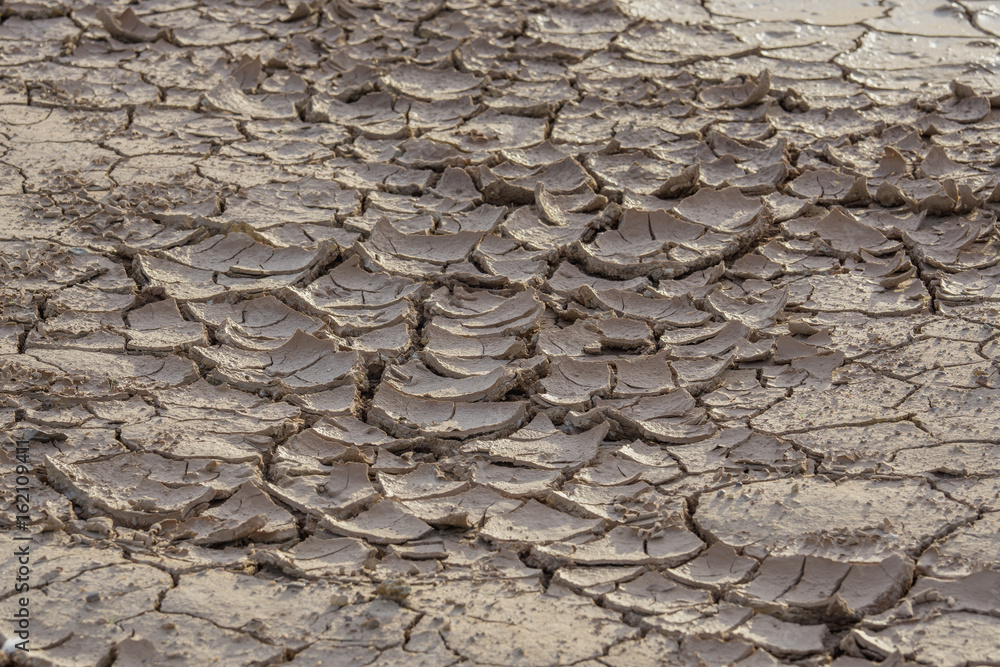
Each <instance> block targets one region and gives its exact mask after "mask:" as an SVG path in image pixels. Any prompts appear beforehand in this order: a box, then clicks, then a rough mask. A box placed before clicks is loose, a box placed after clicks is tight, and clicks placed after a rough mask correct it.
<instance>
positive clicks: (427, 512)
mask: <svg viewBox="0 0 1000 667" xmlns="http://www.w3.org/2000/svg"><path fill="white" fill-rule="evenodd" d="M403 505H404V506H405V507H406V509H407V510H408V511H410V512H412V513H413V514H415V515H416V516H417V517H418V518H420V519H421V520H423V521H426V522H427V523H429V524H431V525H433V526H437V527H441V528H465V529H470V528H473V529H474V528H478V527H479V526H481V525H483V521H485V520H486V519H488V518H490V517H492V516H496V515H499V514H506V513H507V512H510V511H512V510H515V509H517V508H518V507H519V506H520V505H521V502H520V501H519V500H512V499H508V498H504V497H503V496H502V495H500V494H499V493H497V492H496V491H492V490H490V489H484V488H482V487H475V488H472V489H470V490H465V491H461V492H460V493H457V494H455V495H449V496H443V497H440V498H429V499H420V500H407V501H404V502H403Z"/></svg>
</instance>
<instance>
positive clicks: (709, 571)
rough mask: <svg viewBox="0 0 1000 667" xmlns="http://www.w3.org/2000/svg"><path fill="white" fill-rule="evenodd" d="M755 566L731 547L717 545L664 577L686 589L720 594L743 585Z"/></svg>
mask: <svg viewBox="0 0 1000 667" xmlns="http://www.w3.org/2000/svg"><path fill="white" fill-rule="evenodd" d="M757 566H758V563H757V561H755V560H754V559H753V558H748V557H746V556H741V555H739V553H737V552H736V550H735V549H733V548H732V547H729V546H726V545H724V544H722V543H716V544H713V545H712V546H710V547H709V548H708V549H706V550H705V551H703V552H702V553H701V554H699V555H698V556H697V557H696V558H694V559H693V560H690V561H688V562H687V563H684V564H683V565H678V566H677V567H674V568H671V569H669V570H666V571H665V572H664V574H666V575H667V576H668V577H670V578H671V579H676V580H677V581H680V582H682V583H684V584H687V585H688V586H694V587H697V588H710V589H712V590H714V591H719V590H722V589H723V588H728V587H730V586H732V585H734V584H739V583H742V582H743V581H745V580H746V579H747V578H748V577H749V576H750V575H751V574H752V573H753V572H754V570H756V569H757Z"/></svg>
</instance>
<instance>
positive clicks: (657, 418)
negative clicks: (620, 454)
mask: <svg viewBox="0 0 1000 667" xmlns="http://www.w3.org/2000/svg"><path fill="white" fill-rule="evenodd" d="M596 407H597V409H598V410H600V411H601V412H602V413H603V414H605V415H607V417H608V418H609V419H611V420H612V421H614V422H615V423H616V424H617V425H618V426H619V427H620V428H621V429H622V430H623V431H624V432H625V433H627V434H633V435H638V436H639V437H642V438H648V439H650V440H656V441H657V442H669V443H687V442H697V441H698V440H704V439H705V438H708V437H710V436H711V435H712V434H713V433H715V431H716V427H715V425H714V424H712V423H711V422H709V421H708V420H707V419H706V416H705V411H704V409H703V408H699V407H696V405H695V401H694V399H693V398H692V397H691V394H689V393H688V392H687V391H686V390H684V389H680V390H678V391H673V392H670V393H668V394H662V395H659V396H644V397H641V398H637V399H606V400H598V401H596Z"/></svg>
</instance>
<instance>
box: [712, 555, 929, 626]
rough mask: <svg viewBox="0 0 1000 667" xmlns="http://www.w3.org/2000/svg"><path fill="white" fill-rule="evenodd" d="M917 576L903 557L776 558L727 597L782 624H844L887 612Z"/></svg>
mask: <svg viewBox="0 0 1000 667" xmlns="http://www.w3.org/2000/svg"><path fill="white" fill-rule="evenodd" d="M912 576H913V564H912V562H911V561H910V560H908V559H905V558H900V557H898V556H891V557H889V558H887V559H885V560H882V561H876V562H870V563H854V564H851V563H843V562H836V561H831V560H828V559H825V558H815V557H812V556H807V557H800V556H791V557H780V556H778V557H775V556H772V557H768V558H766V559H765V560H764V562H763V563H762V564H761V566H760V568H759V569H758V570H757V572H756V573H755V574H754V576H753V579H752V580H751V581H750V582H749V583H746V584H742V585H740V586H737V587H735V588H733V589H732V590H731V592H729V593H727V599H729V600H731V601H733V602H739V603H740V604H743V605H746V606H750V607H754V608H757V609H761V610H765V611H767V613H769V614H772V615H774V616H777V617H778V618H780V619H782V620H791V621H795V622H800V623H810V624H811V623H817V622H825V623H842V622H850V621H852V620H855V619H858V618H861V617H862V616H864V615H869V614H874V613H879V612H881V611H884V610H886V609H888V608H889V607H890V606H891V605H893V604H894V603H895V602H896V601H897V600H898V599H899V597H900V596H901V595H902V593H903V591H904V589H905V587H906V585H907V584H908V583H909V581H910V579H911V577H912Z"/></svg>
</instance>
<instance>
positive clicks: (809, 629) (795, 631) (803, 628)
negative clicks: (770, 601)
mask: <svg viewBox="0 0 1000 667" xmlns="http://www.w3.org/2000/svg"><path fill="white" fill-rule="evenodd" d="M733 632H734V634H736V635H737V636H739V637H743V638H744V639H746V640H747V641H750V642H753V643H754V644H755V645H756V646H759V647H761V648H763V649H765V650H767V651H769V652H771V653H774V654H775V655H779V656H784V657H788V658H801V657H805V656H808V655H813V654H816V653H822V652H823V643H824V640H825V639H826V638H827V635H828V633H829V630H827V628H826V626H825V625H798V624H796V623H788V622H785V621H779V620H777V619H775V618H772V617H771V616H768V615H766V614H758V615H756V616H754V617H753V618H751V619H750V620H749V621H747V622H746V623H745V624H744V625H741V626H739V627H738V628H736V629H735V630H734V631H733Z"/></svg>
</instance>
